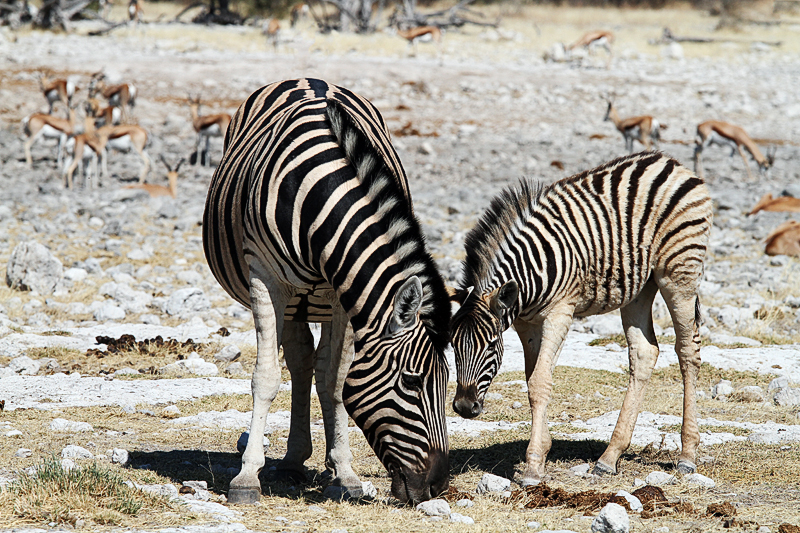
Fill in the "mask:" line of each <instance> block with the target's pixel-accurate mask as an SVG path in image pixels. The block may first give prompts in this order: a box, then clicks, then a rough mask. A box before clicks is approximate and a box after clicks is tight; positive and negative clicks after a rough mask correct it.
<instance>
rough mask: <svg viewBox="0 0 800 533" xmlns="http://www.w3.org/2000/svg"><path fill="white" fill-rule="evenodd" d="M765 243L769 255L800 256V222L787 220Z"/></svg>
mask: <svg viewBox="0 0 800 533" xmlns="http://www.w3.org/2000/svg"><path fill="white" fill-rule="evenodd" d="M765 244H766V246H765V248H764V252H765V253H766V254H767V255H794V256H800V222H798V221H796V220H787V221H786V222H784V223H783V224H781V225H780V226H778V227H777V228H775V229H774V230H773V231H772V233H770V234H769V236H768V237H767V239H766V243H765Z"/></svg>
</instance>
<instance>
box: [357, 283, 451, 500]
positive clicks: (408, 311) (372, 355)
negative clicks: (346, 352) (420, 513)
mask: <svg viewBox="0 0 800 533" xmlns="http://www.w3.org/2000/svg"><path fill="white" fill-rule="evenodd" d="M423 302H424V297H423V286H422V284H421V283H420V280H419V278H418V277H417V276H413V277H411V278H410V279H408V280H407V281H406V282H405V283H403V285H402V286H401V287H400V289H399V291H398V292H397V294H396V296H395V298H394V308H393V310H392V312H391V315H390V316H389V319H388V321H386V323H385V325H383V332H382V334H381V335H379V336H377V340H376V341H374V342H372V343H369V344H368V345H365V346H364V347H363V349H362V350H361V351H360V353H358V354H357V355H356V360H355V361H354V363H353V365H352V366H351V367H350V372H349V373H348V376H347V380H346V381H345V387H344V392H343V397H344V403H345V407H346V408H347V411H348V413H349V414H350V416H351V417H352V418H353V420H354V421H355V422H356V424H357V425H358V426H359V427H360V428H362V430H363V431H364V436H365V437H366V439H367V442H369V443H370V445H371V446H372V448H373V450H374V451H375V454H376V455H377V456H378V458H379V459H380V461H381V463H383V465H384V466H385V467H386V469H387V470H388V471H389V475H390V476H391V478H392V494H393V495H394V496H395V497H396V498H397V499H399V500H401V501H403V502H419V501H424V500H428V499H430V498H431V497H433V496H436V495H438V494H440V493H441V492H443V491H444V490H446V489H447V486H448V482H449V476H450V467H449V460H448V449H449V446H448V441H447V426H446V421H445V414H444V398H445V397H446V395H447V380H448V374H449V372H448V368H447V362H446V359H445V356H444V345H443V344H442V342H441V341H440V340H438V338H437V337H438V336H431V334H430V333H431V332H430V331H429V326H428V325H427V324H425V322H424V321H423V320H422V319H420V315H422V316H424V312H421V308H422V307H423Z"/></svg>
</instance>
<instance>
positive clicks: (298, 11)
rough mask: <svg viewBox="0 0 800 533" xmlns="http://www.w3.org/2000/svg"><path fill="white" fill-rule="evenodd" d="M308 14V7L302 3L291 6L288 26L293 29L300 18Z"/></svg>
mask: <svg viewBox="0 0 800 533" xmlns="http://www.w3.org/2000/svg"><path fill="white" fill-rule="evenodd" d="M308 13H309V9H308V6H307V5H305V4H304V3H303V2H300V3H297V4H295V5H293V6H292V9H291V10H290V12H289V26H290V27H292V28H294V27H295V26H296V25H297V23H298V22H299V21H300V19H301V18H302V17H307V16H308Z"/></svg>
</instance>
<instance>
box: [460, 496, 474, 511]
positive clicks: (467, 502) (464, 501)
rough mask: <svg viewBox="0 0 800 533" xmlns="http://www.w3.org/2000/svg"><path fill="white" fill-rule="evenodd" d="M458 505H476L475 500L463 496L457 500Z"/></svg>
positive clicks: (466, 506)
mask: <svg viewBox="0 0 800 533" xmlns="http://www.w3.org/2000/svg"><path fill="white" fill-rule="evenodd" d="M456 505H458V506H459V507H464V508H466V509H469V508H470V507H473V506H474V505H475V502H473V501H472V500H470V499H469V498H462V499H460V500H458V501H457V502H456Z"/></svg>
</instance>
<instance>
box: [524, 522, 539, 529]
mask: <svg viewBox="0 0 800 533" xmlns="http://www.w3.org/2000/svg"><path fill="white" fill-rule="evenodd" d="M525 525H526V526H528V528H530V529H539V528H540V527H542V524H540V523H539V522H535V521H534V522H528V523H527V524H525Z"/></svg>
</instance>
